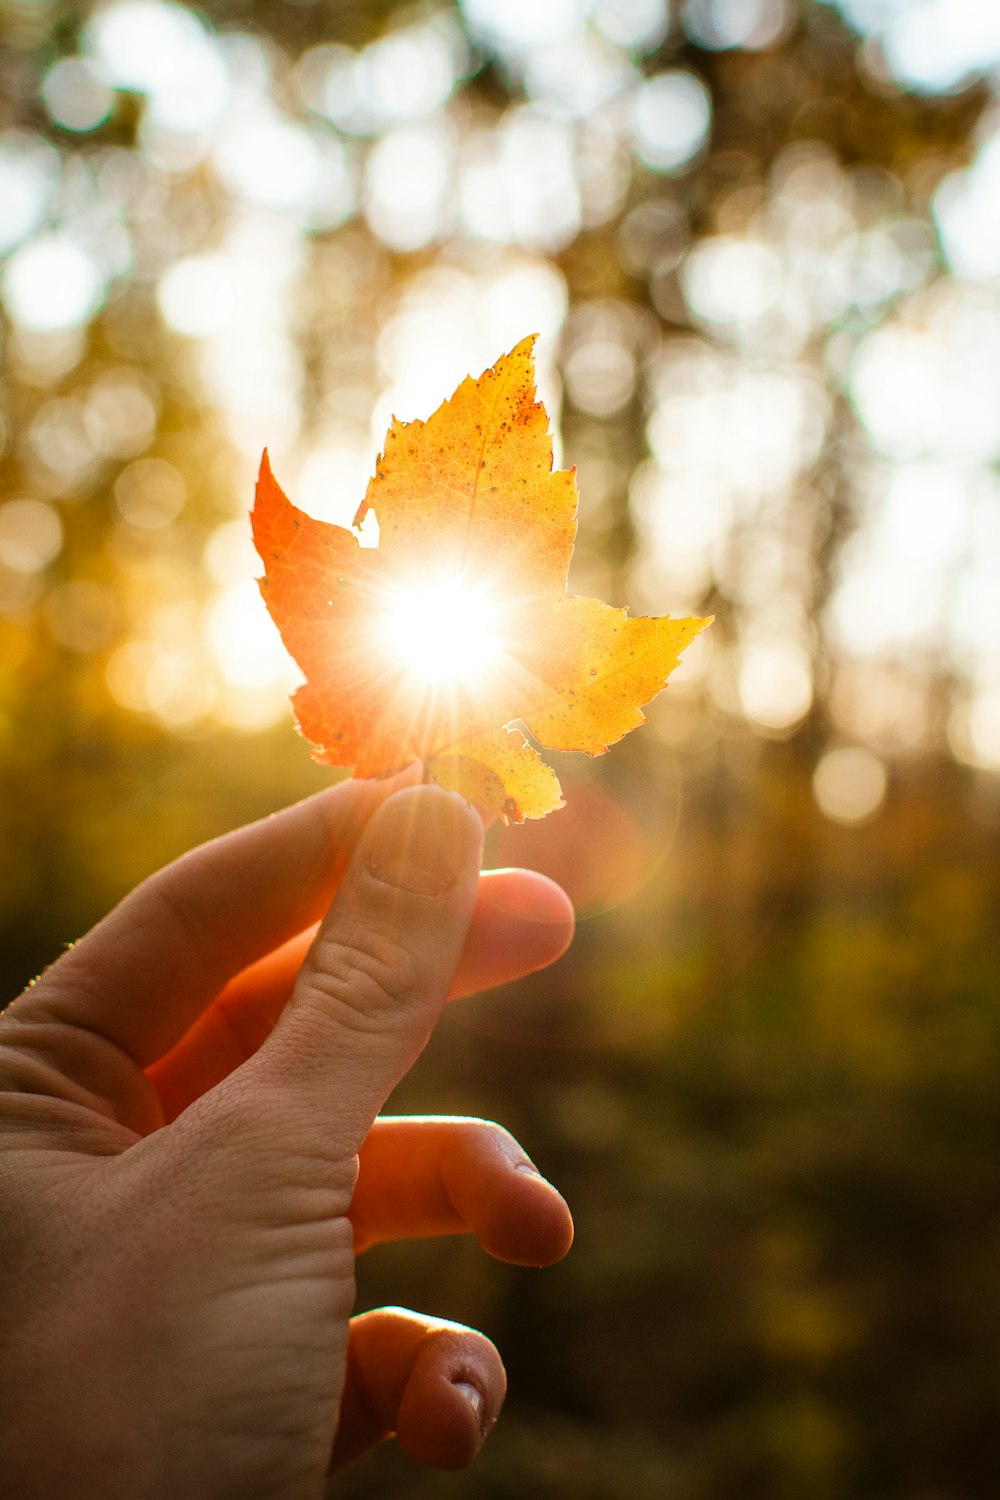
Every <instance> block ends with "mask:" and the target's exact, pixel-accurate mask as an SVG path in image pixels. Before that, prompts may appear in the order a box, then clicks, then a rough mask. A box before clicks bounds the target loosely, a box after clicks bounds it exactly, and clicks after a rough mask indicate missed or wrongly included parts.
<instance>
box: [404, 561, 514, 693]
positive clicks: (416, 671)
mask: <svg viewBox="0 0 1000 1500" xmlns="http://www.w3.org/2000/svg"><path fill="white" fill-rule="evenodd" d="M501 615H502V610H501V607H500V604H499V602H498V601H497V600H496V599H495V598H494V597H492V595H491V593H490V590H489V588H488V587H484V586H483V585H482V584H479V583H472V582H470V581H469V580H468V579H466V578H463V577H462V576H461V575H460V574H435V575H434V576H433V577H432V578H430V579H427V580H422V581H421V582H419V583H414V584H399V585H396V586H395V587H394V588H393V589H392V591H391V593H390V594H389V595H388V597H387V599H386V604H385V611H384V615H383V618H382V622H381V631H380V634H381V638H382V643H383V646H384V648H385V649H386V651H387V652H388V654H389V655H390V657H391V658H392V660H393V661H394V662H395V663H396V664H397V665H398V666H402V667H404V668H405V669H406V671H407V673H408V674H409V675H410V676H411V677H412V678H414V679H415V680H416V681H417V682H419V683H420V684H421V686H423V687H425V688H443V687H458V686H464V687H471V686H472V685H473V684H474V683H475V682H476V681H477V680H478V679H479V678H480V677H481V676H482V674H483V673H484V672H486V671H488V670H489V669H490V668H491V667H495V666H496V664H497V662H498V660H499V659H500V657H501V656H502V654H503V649H504V647H503V640H502V637H501V634H500V627H501Z"/></svg>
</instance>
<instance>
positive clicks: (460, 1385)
mask: <svg viewBox="0 0 1000 1500" xmlns="http://www.w3.org/2000/svg"><path fill="white" fill-rule="evenodd" d="M452 1385H453V1386H454V1387H455V1389H456V1391H458V1393H459V1395H460V1396H464V1397H465V1399H466V1401H468V1403H469V1405H470V1406H471V1407H472V1410H473V1411H474V1412H475V1414H476V1421H477V1422H478V1423H479V1425H480V1426H482V1421H483V1393H482V1391H481V1390H480V1389H479V1387H478V1386H475V1385H471V1384H470V1383H469V1381H467V1380H453V1381H452Z"/></svg>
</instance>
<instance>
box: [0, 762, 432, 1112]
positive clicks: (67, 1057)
mask: <svg viewBox="0 0 1000 1500" xmlns="http://www.w3.org/2000/svg"><path fill="white" fill-rule="evenodd" d="M414 774H416V770H415V769H414V770H411V771H407V772H403V773H402V775H401V776H400V777H398V778H395V779H394V780H391V781H385V782H379V781H347V782H342V783H340V785H338V786H336V787H333V788H331V789H330V790H329V791H326V792H321V793H319V794H318V795H317V796H315V797H310V798H309V799H307V800H306V801H305V802H300V803H298V804H297V805H296V806H294V807H289V808H286V809H285V810H284V811H282V812H279V813H276V814H274V816H272V817H270V818H265V819H264V820H262V821H261V822H258V823H252V824H250V825H249V826H248V827H246V828H241V829H238V830H237V831H236V832H234V833H231V834H226V835H225V836H224V837H222V838H219V839H216V840H214V841H213V842H212V843H210V844H205V845H202V846H201V847H200V848H198V849H194V850H192V851H191V852H190V853H189V854H186V855H184V856H182V858H180V859H179V860H176V861H175V862H174V863H173V864H172V865H169V866H167V868H166V869H164V870H161V871H160V872H159V873H158V874H156V875H154V876H152V877H151V879H149V880H147V881H145V882H144V883H143V884H142V885H141V886H139V887H138V888H137V889H136V890H135V891H133V892H132V894H131V895H130V896H128V897H126V899H125V900H124V901H123V902H122V903H121V905H119V906H118V907H116V909H115V910H114V911H113V912H112V913H111V914H110V916H108V917H106V918H105V919H104V921H103V922H101V923H99V925H98V926H97V927H95V928H94V929H93V931H92V932H90V933H88V935H87V936H86V937H85V938H83V939H82V940H81V941H80V942H79V943H77V944H76V946H75V947H74V948H72V949H71V950H70V951H69V952H68V953H65V954H64V955H63V957H62V958H61V959H59V961H58V962H57V963H55V964H53V965H52V967H51V968H50V969H49V970H47V971H46V973H45V974H44V975H43V976H42V977H41V979H40V980H39V981H38V982H37V983H36V984H35V985H34V987H33V988H32V989H30V990H29V991H27V992H26V993H25V994H24V995H22V996H21V997H20V998H19V999H18V1000H17V1001H16V1002H15V1004H14V1005H13V1006H11V1007H9V1009H8V1011H7V1012H5V1014H4V1017H3V1041H4V1043H5V1044H6V1049H5V1050H6V1059H7V1065H5V1067H4V1070H3V1071H4V1082H5V1085H6V1086H7V1087H18V1086H20V1085H19V1084H18V1068H19V1066H20V1065H21V1063H22V1062H23V1063H24V1065H25V1067H26V1068H27V1069H28V1071H29V1072H30V1070H31V1067H32V1065H33V1059H35V1060H37V1059H42V1060H43V1062H44V1068H45V1070H46V1074H47V1076H48V1075H49V1074H51V1075H52V1079H53V1083H52V1087H57V1083H58V1077H59V1075H60V1074H63V1075H65V1076H66V1077H68V1078H70V1079H72V1080H73V1081H74V1082H75V1083H78V1084H79V1085H80V1086H81V1087H83V1088H86V1089H87V1090H89V1091H91V1092H92V1093H93V1094H95V1095H96V1096H100V1097H103V1098H105V1099H107V1100H108V1102H109V1103H110V1104H111V1106H112V1108H114V1109H118V1108H119V1106H120V1105H121V1099H120V1098H118V1097H113V1096H115V1095H116V1092H117V1093H120V1094H124V1095H127V1096H128V1103H129V1104H131V1105H134V1106H135V1107H136V1109H141V1108H142V1101H141V1100H137V1099H136V1097H135V1095H136V1080H135V1079H134V1078H130V1077H126V1076H125V1075H124V1073H123V1070H122V1064H123V1062H124V1061H128V1062H129V1063H130V1064H131V1063H134V1064H136V1065H138V1067H140V1068H143V1067H146V1066H148V1065H149V1064H151V1063H152V1062H153V1061H154V1060H155V1059H156V1058H158V1057H160V1056H162V1055H163V1054H164V1053H165V1052H166V1051H168V1050H169V1049H170V1048H171V1047H172V1046H173V1045H174V1044H175V1043H176V1042H177V1041H178V1040H179V1038H180V1037H181V1036H183V1035H184V1033H185V1032H186V1031H187V1030H188V1028H189V1027H190V1026H191V1024H192V1022H193V1021H194V1020H195V1019H196V1017H197V1016H198V1015H199V1014H200V1013H201V1012H202V1011H203V1010H204V1008H205V1007H206V1005H208V1003H209V1002H210V1001H211V1000H212V999H213V998H214V997H215V996H216V995H217V994H218V993H219V991H220V990H221V989H222V988H223V986H224V985H225V984H226V982H227V981H228V980H229V979H230V978H231V977H232V976H233V975H234V974H235V973H238V972H239V971H240V970H241V969H244V968H246V967H247V965H248V964H251V963H253V962H255V961H256V960H257V959H259V958H261V957H262V956H263V955H264V954H266V953H269V952H270V951H271V950H273V949H275V948H278V947H280V946H281V944H282V943H284V942H285V941H286V940H287V939H288V938H290V937H292V936H293V935H294V934H296V933H298V932H301V931H302V929H303V928H304V927H307V926H308V925H309V923H310V922H314V921H316V920H317V919H318V918H319V917H320V916H321V915H322V913H323V911H324V910H325V909H326V907H327V906H328V905H329V902H330V899H331V897H332V895H333V893H334V891H335V890H336V887H337V884H338V882H339V880H340V877H341V875H342V873H343V870H344V868H345V867H346V865H347V862H348V860H349V858H350V855H351V852H352V850H353V848H354V846H355V844H356V843H357V840H358V836H359V834H360V832H361V829H362V828H363V827H364V825H365V823H366V822H367V820H368V818H369V817H370V815H371V813H372V812H373V810H374V809H375V808H376V807H378V806H379V805H380V804H381V803H382V802H384V801H385V800H386V798H387V797H389V796H391V795H392V794H393V792H394V791H396V790H397V789H398V788H399V786H400V785H401V784H404V785H405V784H406V782H407V781H412V779H413V776H414ZM8 1075H10V1076H9V1077H8ZM139 1082H141V1080H139ZM28 1086H31V1087H34V1088H36V1089H37V1088H39V1087H43V1085H39V1084H37V1083H35V1084H30V1085H28ZM45 1087H46V1088H47V1085H46V1086H45Z"/></svg>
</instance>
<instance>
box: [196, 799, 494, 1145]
mask: <svg viewBox="0 0 1000 1500" xmlns="http://www.w3.org/2000/svg"><path fill="white" fill-rule="evenodd" d="M482 839H483V830H482V824H481V822H480V820H479V818H478V817H477V816H476V814H475V812H474V811H473V809H472V808H471V807H470V806H469V804H468V803H467V802H465V801H463V800H462V798H460V797H458V796H456V795H455V794H454V793H452V792H444V791H442V790H441V789H440V788H439V787H435V786H419V787H413V788H411V789H410V790H408V791H402V792H398V793H397V794H396V795H395V796H394V797H392V798H390V800H389V801H388V802H386V803H384V804H383V806H382V807H380V808H379V809H378V810H377V811H376V812H375V813H374V815H373V816H372V818H371V820H370V821H369V823H368V825H367V826H366V828H365V829H364V831H363V833H362V835H361V837H360V839H359V841H358V846H357V849H356V850H355V853H354V858H353V859H352V860H351V864H350V866H349V868H348V870H347V871H346V873H345V875H344V878H343V881H342V883H341V886H340V890H339V891H338V893H337V897H336V899H335V901H334V903H333V905H332V906H331V908H330V910H329V912H328V913H327V916H326V917H325V918H324V919H323V921H322V922H321V923H320V929H319V933H318V935H317V937H316V940H315V942H314V943H313V946H312V948H311V949H310V951H309V954H308V956H307V958H306V961H305V963H304V964H303V966H302V970H301V972H300V974H299V977H298V980H297V981H296V985H295V990H294V992H293V994H292V998H291V999H290V1001H289V1002H288V1004H287V1005H286V1007H285V1009H284V1010H283V1011H282V1014H281V1016H280V1018H279V1020H278V1023H277V1025H276V1026H275V1028H274V1030H273V1031H272V1033H271V1035H270V1036H269V1037H268V1039H267V1041H266V1043H265V1044H264V1046H262V1047H261V1048H260V1049H259V1051H257V1052H256V1053H255V1054H254V1056H253V1057H251V1058H250V1059H249V1060H248V1061H247V1062H246V1063H245V1064H244V1066H243V1067H242V1068H241V1069H239V1070H238V1072H237V1073H236V1074H232V1075H230V1077H229V1078H228V1079H225V1080H224V1081H223V1083H222V1084H220V1085H219V1086H218V1089H217V1090H215V1091H214V1093H215V1094H219V1096H220V1098H222V1097H224V1098H226V1099H233V1100H235V1101H236V1103H237V1106H238V1107H239V1108H241V1109H242V1110H243V1111H244V1112H245V1113H246V1114H247V1120H246V1127H245V1128H246V1129H247V1130H248V1131H250V1132H251V1133H252V1134H253V1136H254V1138H255V1139H256V1138H258V1137H260V1138H261V1139H262V1141H263V1140H266V1139H270V1138H277V1139H295V1138H296V1137H298V1138H299V1139H301V1140H304V1141H307V1142H309V1145H310V1149H311V1150H314V1151H315V1152H316V1153H317V1155H318V1156H319V1157H320V1158H326V1159H327V1160H330V1161H336V1162H340V1161H343V1160H344V1159H345V1157H348V1156H351V1157H353V1156H354V1155H355V1154H356V1153H357V1151H358V1149H359V1148H360V1146H361V1143H362V1141H363V1140H364V1138H365V1136H366V1135H367V1134H368V1130H369V1128H370V1127H371V1123H372V1120H373V1119H374V1118H375V1116H376V1114H377V1113H378V1111H379V1109H380V1108H381V1107H382V1105H383V1103H384V1102H385V1099H386V1097H387V1096H388V1094H389V1092H390V1090H391V1089H392V1088H393V1086H394V1085H395V1084H396V1083H397V1082H398V1081H399V1079H400V1078H401V1077H402V1075H403V1074H404V1073H405V1072H406V1071H407V1070H408V1069H409V1068H410V1067H411V1066H412V1064H413V1062H414V1061H415V1060H416V1058H417V1056H418V1055H419V1053H420V1052H421V1050H422V1049H423V1047H424V1045H425V1044H426V1042H427V1039H428V1037H429V1036H430V1033H431V1030H432V1028H433V1026H434V1023H435V1021H436V1020H437V1018H438V1015H439V1014H440V1011H441V1008H442V1006H443V1005H444V1001H445V996H446V995H447V993H448V990H449V988H450V986H451V981H452V977H453V975H454V973H455V969H456V967H457V964H458V957H459V954H460V953H461V951H462V946H463V944H464V942H465V938H466V932H467V930H468V926H469V920H470V917H471V915H472V908H473V905H474V902H475V897H476V890H477V888H478V884H479V860H480V857H481V854H482ZM261 1132H263V1136H261V1135H260V1133H261ZM286 1132H290V1134H288V1135H286Z"/></svg>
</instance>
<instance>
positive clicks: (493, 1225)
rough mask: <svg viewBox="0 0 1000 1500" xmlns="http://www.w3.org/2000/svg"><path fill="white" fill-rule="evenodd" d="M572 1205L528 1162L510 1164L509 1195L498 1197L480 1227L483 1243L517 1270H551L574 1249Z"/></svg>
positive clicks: (498, 1258)
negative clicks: (518, 1268)
mask: <svg viewBox="0 0 1000 1500" xmlns="http://www.w3.org/2000/svg"><path fill="white" fill-rule="evenodd" d="M573 1235H574V1226H573V1216H572V1214H571V1213H570V1210H569V1205H568V1203H567V1202H566V1200H565V1198H564V1197H563V1196H562V1194H561V1193H560V1192H559V1190H558V1188H555V1187H553V1185H552V1183H551V1182H549V1181H548V1179H547V1178H545V1177H543V1176H542V1174H541V1173H540V1172H539V1171H538V1169H537V1168H536V1167H535V1166H534V1165H533V1164H532V1163H531V1162H529V1161H527V1160H525V1161H520V1162H514V1163H512V1164H511V1167H510V1172H509V1178H508V1183H507V1190H506V1192H504V1193H502V1194H498V1195H497V1197H496V1199H495V1201H494V1203H493V1204H492V1205H491V1210H490V1213H489V1215H488V1217H487V1218H486V1220H485V1221H484V1222H483V1224H482V1225H481V1226H480V1229H479V1241H480V1243H481V1245H482V1247H483V1249H484V1250H486V1251H487V1253H488V1254H490V1255H492V1256H493V1257H494V1258H495V1259H497V1260H503V1261H506V1262H507V1263H508V1264H509V1265H517V1266H551V1265H555V1264H556V1262H557V1261H560V1260H562V1259H563V1257H564V1256H565V1255H566V1254H567V1253H568V1252H569V1249H570V1247H571V1245H572V1244H573Z"/></svg>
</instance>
